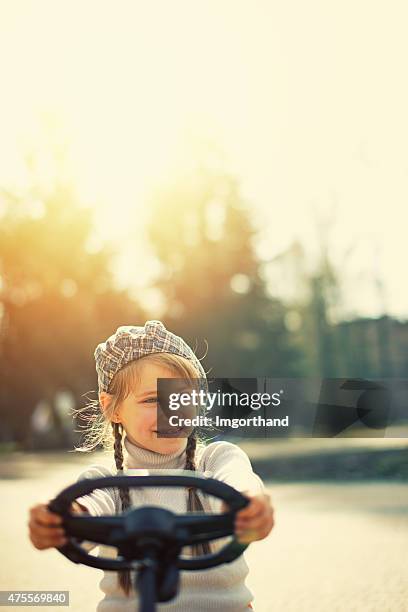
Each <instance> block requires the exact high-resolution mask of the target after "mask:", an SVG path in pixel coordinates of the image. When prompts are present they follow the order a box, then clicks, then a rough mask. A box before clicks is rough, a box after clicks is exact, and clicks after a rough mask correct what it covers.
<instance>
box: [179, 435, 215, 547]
mask: <svg viewBox="0 0 408 612" xmlns="http://www.w3.org/2000/svg"><path fill="white" fill-rule="evenodd" d="M196 448H197V437H196V434H195V432H194V431H193V433H192V434H190V436H189V437H188V438H187V446H186V464H185V469H186V470H192V471H194V470H195V469H196V464H195V451H196ZM187 490H188V502H187V509H188V511H189V512H203V510H204V507H203V505H202V503H201V500H200V498H199V497H198V494H197V491H196V488H195V487H188V489H187ZM192 550H193V553H194V554H195V555H200V556H201V555H203V554H205V555H206V554H208V553H210V552H211V546H210V544H209V542H201V543H199V544H193V546H192Z"/></svg>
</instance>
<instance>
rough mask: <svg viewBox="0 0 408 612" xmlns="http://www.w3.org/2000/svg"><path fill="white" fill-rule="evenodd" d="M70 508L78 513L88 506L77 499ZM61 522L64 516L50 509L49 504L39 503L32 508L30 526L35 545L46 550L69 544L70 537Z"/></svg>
mask: <svg viewBox="0 0 408 612" xmlns="http://www.w3.org/2000/svg"><path fill="white" fill-rule="evenodd" d="M70 510H71V512H73V513H78V514H80V513H82V512H86V508H84V506H81V505H80V504H79V503H78V502H76V501H74V502H72V504H71V508H70ZM61 524H62V517H61V516H60V515H59V514H56V513H55V512H51V511H50V510H48V507H47V504H37V505H36V506H33V507H32V508H30V520H29V522H28V527H29V537H30V540H31V542H32V544H33V546H35V548H38V550H45V549H47V548H52V547H54V546H55V547H56V548H59V547H60V546H63V545H64V544H67V542H68V538H67V537H66V533H65V530H64V529H63V527H61Z"/></svg>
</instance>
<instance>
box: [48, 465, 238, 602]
mask: <svg viewBox="0 0 408 612" xmlns="http://www.w3.org/2000/svg"><path fill="white" fill-rule="evenodd" d="M109 487H117V488H119V489H120V488H126V487H129V488H140V487H195V488H196V489H198V490H201V491H203V492H205V493H207V494H209V495H213V496H214V497H216V498H218V499H221V500H223V501H224V502H226V504H227V505H228V507H229V509H228V511H227V512H225V513H221V514H203V513H197V514H195V513H188V514H175V513H173V512H171V511H170V510H167V509H164V508H159V507H156V506H143V507H141V508H135V509H130V510H127V511H126V512H124V513H122V514H120V515H109V516H108V515H104V516H89V515H85V516H84V515H78V514H72V513H71V511H70V507H71V503H72V502H73V501H74V500H75V499H76V498H77V497H82V496H83V495H87V494H89V493H91V492H92V491H94V490H95V489H106V488H109ZM248 503H249V499H248V498H247V497H245V496H244V495H242V494H241V493H239V492H238V491H237V490H235V489H234V488H233V487H231V486H229V485H227V484H225V483H223V482H221V481H219V480H215V479H213V478H204V477H199V476H179V475H177V476H161V475H160V476H154V475H153V476H108V477H103V478H94V479H84V480H81V481H80V482H77V483H75V484H73V485H70V486H69V487H67V488H66V489H64V490H63V491H61V492H60V493H59V494H58V495H57V496H56V497H55V498H54V499H52V500H51V501H50V502H49V503H48V508H49V510H50V511H51V512H55V513H57V514H60V515H61V516H62V518H63V522H62V526H63V527H64V529H65V532H66V534H67V536H68V537H69V538H71V539H70V541H69V542H68V543H67V544H65V545H64V546H61V547H59V548H58V550H59V552H61V553H62V554H63V555H64V556H65V557H67V558H68V559H70V560H71V561H73V562H74V563H82V564H84V565H89V566H91V567H95V568H98V569H103V570H116V571H118V570H132V569H133V570H137V578H136V587H137V589H138V590H139V592H140V597H141V606H140V611H142V612H151V611H153V610H155V603H156V601H169V600H170V599H173V597H175V595H176V594H177V591H178V578H179V570H199V569H207V568H211V567H215V566H217V565H221V564H222V563H230V562H231V561H234V559H236V558H237V557H239V556H240V555H241V554H242V553H243V552H244V550H245V549H246V548H247V546H248V544H241V543H239V542H238V541H237V540H236V538H235V537H233V539H232V540H231V541H230V542H229V543H228V544H226V545H225V546H224V547H223V548H222V549H221V550H219V551H218V552H215V553H210V554H208V555H202V556H197V557H192V558H183V557H180V553H181V550H182V548H183V547H184V546H188V545H194V544H197V543H200V542H209V541H211V540H215V539H218V538H223V537H226V536H229V535H233V536H234V518H235V514H236V512H237V511H238V510H241V509H242V508H244V507H245V506H246V505H247V504H248ZM75 539H76V540H77V542H75ZM83 540H89V541H91V542H95V543H98V544H105V545H107V546H113V547H116V548H117V551H118V558H116V559H110V558H106V557H95V556H93V555H90V554H89V553H87V552H86V551H85V550H84V549H83V548H82V547H81V546H80V545H79V543H78V541H79V542H82V541H83Z"/></svg>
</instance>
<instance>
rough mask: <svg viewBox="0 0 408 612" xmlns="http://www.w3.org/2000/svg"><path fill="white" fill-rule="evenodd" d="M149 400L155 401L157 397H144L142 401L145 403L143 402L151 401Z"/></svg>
mask: <svg viewBox="0 0 408 612" xmlns="http://www.w3.org/2000/svg"><path fill="white" fill-rule="evenodd" d="M151 402H157V397H149V398H147V399H145V400H144V402H143V403H144V404H145V403H151Z"/></svg>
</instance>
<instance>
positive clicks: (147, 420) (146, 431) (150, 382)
mask: <svg viewBox="0 0 408 612" xmlns="http://www.w3.org/2000/svg"><path fill="white" fill-rule="evenodd" d="M140 366H141V375H140V376H141V381H140V384H139V385H138V388H137V389H135V391H134V392H133V393H131V394H130V395H128V397H127V398H126V399H125V400H124V401H123V402H122V404H121V405H120V407H119V408H118V410H117V411H116V416H117V420H118V421H119V422H120V423H122V424H123V427H124V429H125V431H126V435H127V437H128V438H129V440H130V441H131V442H133V443H134V444H136V445H138V446H141V447H143V448H147V449H149V450H152V451H155V452H156V453H162V454H164V455H167V454H171V453H175V452H177V451H179V450H182V449H183V448H185V447H186V445H187V438H186V437H174V438H165V437H158V436H157V379H158V378H181V375H179V374H175V373H174V372H171V371H170V370H168V369H166V368H165V367H163V366H160V365H158V364H155V363H147V362H146V363H143V364H142V363H141V364H140Z"/></svg>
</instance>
